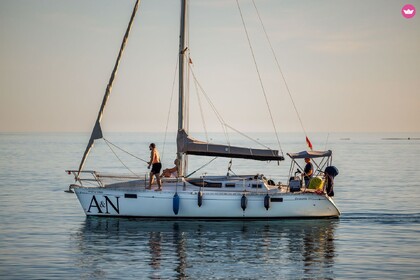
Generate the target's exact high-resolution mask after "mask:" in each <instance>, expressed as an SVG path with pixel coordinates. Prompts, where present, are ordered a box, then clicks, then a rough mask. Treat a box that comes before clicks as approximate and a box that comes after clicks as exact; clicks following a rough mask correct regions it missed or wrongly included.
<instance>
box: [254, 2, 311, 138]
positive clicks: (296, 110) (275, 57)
mask: <svg viewBox="0 0 420 280" xmlns="http://www.w3.org/2000/svg"><path fill="white" fill-rule="evenodd" d="M252 3H253V4H254V8H255V11H256V12H257V15H258V19H259V20H260V23H261V26H262V29H263V30H264V34H265V38H266V39H267V41H268V44H269V45H270V49H271V53H272V54H273V56H274V60H275V61H276V64H277V68H278V69H279V72H280V75H281V78H282V79H283V82H284V85H285V86H286V90H287V93H288V94H289V97H290V100H291V101H292V104H293V108H294V109H295V112H296V115H297V117H298V119H299V123H300V126H301V127H302V130H303V132H304V133H305V136H306V137H307V136H308V135H307V133H306V130H305V127H304V126H303V122H302V119H301V117H300V114H299V111H298V109H297V107H296V104H295V101H294V99H293V97H292V93H291V92H290V89H289V85H288V84H287V82H286V78H285V77H284V74H283V71H282V70H281V67H280V63H279V61H278V59H277V55H276V52H275V51H274V48H273V45H272V44H271V40H270V37H269V36H268V33H267V30H266V29H265V26H264V23H263V21H262V19H261V16H260V13H259V11H258V8H257V5H256V4H255V1H254V0H252Z"/></svg>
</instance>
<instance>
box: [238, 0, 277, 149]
mask: <svg viewBox="0 0 420 280" xmlns="http://www.w3.org/2000/svg"><path fill="white" fill-rule="evenodd" d="M236 4H237V6H238V10H239V14H240V15H241V20H242V25H243V27H244V30H245V34H246V38H247V40H248V45H249V48H250V50H251V54H252V59H253V61H254V65H255V69H256V71H257V74H258V79H259V81H260V86H261V89H262V92H263V95H264V99H265V103H266V104H267V109H268V112H269V114H270V118H271V124H272V125H273V128H274V132H275V134H276V138H277V143H278V145H279V149H280V151H281V153H282V154H283V150H282V148H281V145H280V139H279V135H278V132H277V128H276V124H275V123H274V118H273V114H272V113H271V108H270V104H269V102H268V98H267V93H266V91H265V88H264V84H263V82H262V78H261V74H260V70H259V68H258V64H257V60H256V58H255V54H254V49H253V48H252V44H251V40H250V37H249V34H248V30H247V28H246V24H245V20H244V17H243V14H242V9H241V6H240V5H239V0H236Z"/></svg>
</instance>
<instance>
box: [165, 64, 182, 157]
mask: <svg viewBox="0 0 420 280" xmlns="http://www.w3.org/2000/svg"><path fill="white" fill-rule="evenodd" d="M178 63H179V59H178V58H177V60H176V63H175V71H174V78H173V80H172V91H171V98H170V101H169V110H168V116H167V118H166V127H165V136H164V137H163V147H162V159H163V157H164V155H165V145H166V137H167V135H168V126H169V118H170V117H171V108H172V100H173V98H174V92H175V82H176V76H177V75H176V73H177V70H178Z"/></svg>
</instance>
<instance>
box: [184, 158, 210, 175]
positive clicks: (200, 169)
mask: <svg viewBox="0 0 420 280" xmlns="http://www.w3.org/2000/svg"><path fill="white" fill-rule="evenodd" d="M215 159H217V157H215V158H213V159H212V160H210V161H209V162H207V163H206V164H204V165H203V166H201V167H200V168H198V169H196V170H195V171H193V172H191V173H190V174H188V175H187V176H185V178H188V177H190V176H191V175H193V174H194V173H196V172H197V171H199V170H201V169H203V168H204V167H206V166H207V165H209V164H210V163H212V162H213V161H214V160H215Z"/></svg>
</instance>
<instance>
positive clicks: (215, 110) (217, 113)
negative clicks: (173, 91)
mask: <svg viewBox="0 0 420 280" xmlns="http://www.w3.org/2000/svg"><path fill="white" fill-rule="evenodd" d="M190 72H191V74H192V76H193V79H194V81H195V82H196V83H197V85H198V87H199V89H200V90H201V92H202V93H203V95H204V97H205V98H206V100H207V102H208V103H209V105H210V107H211V109H212V110H213V112H214V114H215V115H216V117H217V119H218V120H219V122H220V124H221V125H222V129H223V133H224V134H225V137H226V142H227V143H228V145H229V146H230V139H229V134H228V132H227V130H226V122H225V120H224V119H223V117H222V115H221V114H220V113H219V112H218V111H217V109H216V106H215V105H214V103H213V102H212V101H211V99H210V97H209V96H208V95H207V93H206V92H205V90H204V89H203V87H202V86H201V84H200V82H199V81H198V79H197V77H196V76H195V73H194V71H193V69H192V68H191V67H190Z"/></svg>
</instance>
